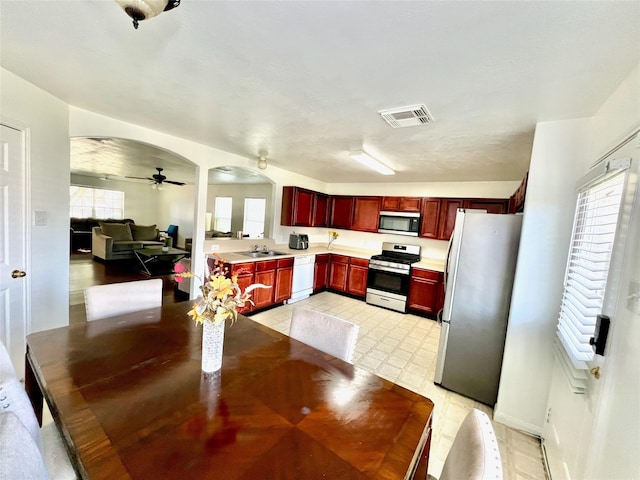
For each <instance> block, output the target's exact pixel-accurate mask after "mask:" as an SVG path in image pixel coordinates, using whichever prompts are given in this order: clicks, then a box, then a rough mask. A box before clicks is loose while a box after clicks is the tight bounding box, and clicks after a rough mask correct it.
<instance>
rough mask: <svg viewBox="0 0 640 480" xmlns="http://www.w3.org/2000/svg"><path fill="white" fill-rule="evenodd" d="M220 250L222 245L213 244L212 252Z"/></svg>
mask: <svg viewBox="0 0 640 480" xmlns="http://www.w3.org/2000/svg"><path fill="white" fill-rule="evenodd" d="M218 250H220V245H211V251H212V252H217V251H218Z"/></svg>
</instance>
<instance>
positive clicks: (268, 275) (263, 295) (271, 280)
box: [252, 260, 278, 310]
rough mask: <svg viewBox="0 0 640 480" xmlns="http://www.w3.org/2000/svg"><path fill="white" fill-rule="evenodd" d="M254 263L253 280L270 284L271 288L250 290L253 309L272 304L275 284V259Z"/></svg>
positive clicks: (276, 263)
mask: <svg viewBox="0 0 640 480" xmlns="http://www.w3.org/2000/svg"><path fill="white" fill-rule="evenodd" d="M255 263H256V274H255V282H256V283H262V284H263V285H271V288H256V289H255V290H254V291H253V292H252V295H253V296H252V300H253V303H254V304H255V307H254V308H255V309H256V310H258V309H261V308H265V307H268V306H270V305H273V303H274V295H275V284H276V267H277V265H278V262H277V260H265V261H261V262H255Z"/></svg>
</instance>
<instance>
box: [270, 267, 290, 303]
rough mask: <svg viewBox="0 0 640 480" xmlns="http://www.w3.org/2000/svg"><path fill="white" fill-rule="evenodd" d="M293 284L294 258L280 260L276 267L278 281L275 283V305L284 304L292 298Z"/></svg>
mask: <svg viewBox="0 0 640 480" xmlns="http://www.w3.org/2000/svg"><path fill="white" fill-rule="evenodd" d="M292 284H293V258H282V259H279V260H278V264H277V267H276V279H275V282H274V288H275V292H274V299H273V301H274V303H282V302H284V301H285V300H288V299H290V298H291V286H292Z"/></svg>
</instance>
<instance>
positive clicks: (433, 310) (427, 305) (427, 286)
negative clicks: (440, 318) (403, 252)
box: [408, 268, 443, 316]
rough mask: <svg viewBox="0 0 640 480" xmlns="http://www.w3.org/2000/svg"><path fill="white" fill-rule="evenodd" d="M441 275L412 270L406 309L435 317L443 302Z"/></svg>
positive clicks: (424, 270) (428, 271)
mask: <svg viewBox="0 0 640 480" xmlns="http://www.w3.org/2000/svg"><path fill="white" fill-rule="evenodd" d="M442 293H443V282H442V273H440V272H436V271H433V270H426V269H422V268H412V269H411V278H410V280H409V300H408V308H409V309H410V310H416V311H418V312H421V313H426V314H428V315H431V316H435V315H437V313H438V311H439V310H440V309H441V308H442V302H443V295H442Z"/></svg>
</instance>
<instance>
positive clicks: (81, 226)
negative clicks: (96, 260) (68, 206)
mask: <svg viewBox="0 0 640 480" xmlns="http://www.w3.org/2000/svg"><path fill="white" fill-rule="evenodd" d="M98 222H105V223H134V221H133V220H131V219H130V218H125V219H115V218H107V219H105V220H102V219H98V218H91V217H86V218H80V217H71V220H70V225H69V234H70V236H71V238H70V242H69V244H70V245H71V251H72V252H75V251H77V250H80V249H84V250H91V237H92V230H93V227H97V226H99V225H98Z"/></svg>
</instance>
